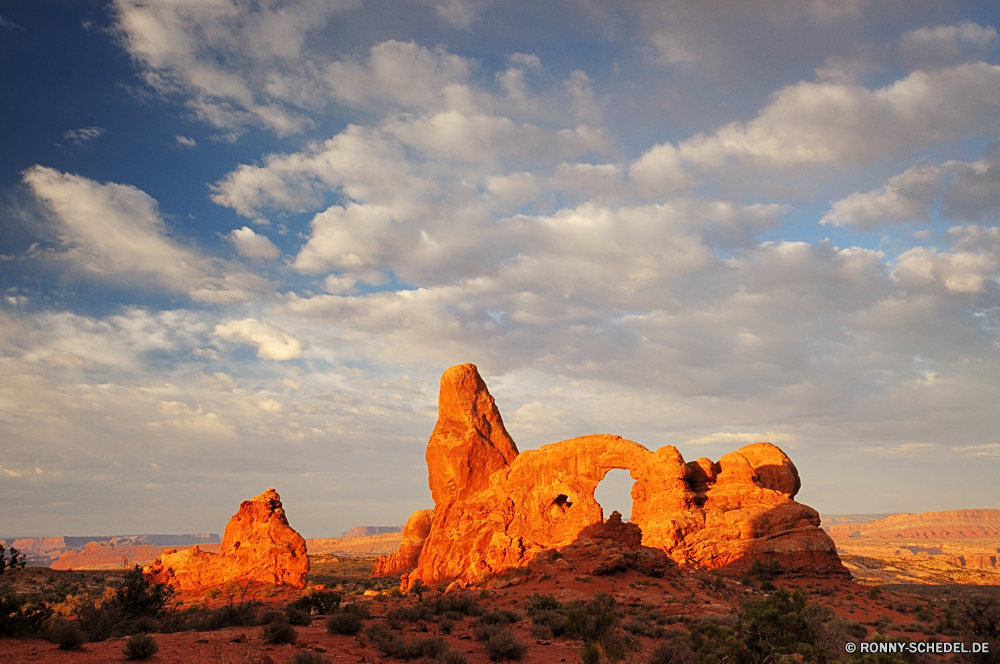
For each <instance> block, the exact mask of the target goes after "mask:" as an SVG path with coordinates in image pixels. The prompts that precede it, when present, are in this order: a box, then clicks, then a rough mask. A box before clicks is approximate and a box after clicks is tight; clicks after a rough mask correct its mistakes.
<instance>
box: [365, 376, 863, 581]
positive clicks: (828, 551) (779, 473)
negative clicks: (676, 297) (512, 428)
mask: <svg viewBox="0 0 1000 664" xmlns="http://www.w3.org/2000/svg"><path fill="white" fill-rule="evenodd" d="M427 468H428V483H429V485H430V489H431V495H432V497H433V499H434V510H433V513H432V515H429V514H428V512H429V511H421V512H418V513H416V514H414V516H413V517H411V519H410V522H408V523H407V526H406V529H405V530H404V545H403V546H407V547H408V548H407V549H406V551H405V553H404V548H403V546H401V548H400V551H399V552H398V553H397V554H396V555H395V556H384V557H383V558H381V559H380V561H379V564H378V567H377V568H376V574H382V575H388V574H396V573H401V574H402V576H401V578H402V581H403V585H404V586H407V585H410V584H412V583H413V582H414V581H415V580H417V579H419V580H421V581H422V582H424V583H426V584H428V585H434V586H437V585H440V584H441V583H442V582H455V583H457V585H459V586H463V585H471V584H483V583H486V582H487V581H488V580H490V579H493V578H495V577H497V576H498V575H502V574H504V573H505V572H509V571H511V570H515V569H518V568H531V569H539V570H552V571H559V570H573V571H575V572H577V573H588V574H600V573H605V572H608V571H613V570H615V569H626V568H635V569H641V570H643V571H646V572H649V573H654V574H659V575H662V574H669V573H671V571H672V570H673V569H674V568H676V566H677V565H678V564H684V565H696V566H700V567H704V568H708V569H712V570H716V571H718V572H719V573H722V574H740V573H742V572H743V571H745V570H747V569H748V568H749V567H750V566H751V564H752V561H753V560H757V559H760V560H763V561H765V562H767V561H769V560H772V559H777V560H779V561H781V563H782V564H783V565H784V567H785V568H786V569H791V570H801V571H808V572H811V573H819V574H835V575H846V574H847V570H846V569H845V568H844V567H843V566H842V565H841V562H840V559H839V558H838V556H837V553H836V549H835V547H834V544H833V541H832V540H831V539H830V537H829V536H828V535H827V534H826V532H824V531H823V530H822V529H821V528H820V527H819V524H820V518H819V515H818V514H817V513H816V511H815V510H813V509H812V508H809V507H806V506H805V505H801V504H799V503H797V502H795V501H794V500H793V498H794V496H795V494H796V493H797V492H798V490H799V487H800V485H801V482H800V480H799V476H798V471H797V470H796V468H795V465H794V464H793V463H792V462H791V460H790V459H789V458H788V457H787V456H786V455H785V454H784V452H782V451H781V450H780V449H778V448H777V447H775V446H774V445H771V444H770V443H756V444H754V445H747V446H746V447H743V448H742V449H740V450H738V451H737V452H731V453H729V454H727V455H725V456H723V457H722V458H721V459H720V460H719V461H718V462H713V461H711V460H709V459H698V460H697V461H692V462H689V463H685V461H684V459H683V458H682V456H681V454H680V452H678V451H677V449H676V448H674V447H671V446H664V447H661V448H660V449H658V450H656V452H651V451H650V450H648V449H646V448H645V447H643V446H642V445H640V444H638V443H634V442H632V441H629V440H625V439H623V438H621V437H619V436H611V435H593V436H584V437H582V438H575V439H572V440H566V441H562V442H560V443H555V444H552V445H546V446H543V447H542V448H540V449H538V450H530V451H526V452H523V453H519V452H518V449H517V445H516V444H515V443H514V441H513V439H511V437H510V435H509V434H508V433H507V430H506V429H505V428H504V424H503V420H502V418H501V416H500V412H499V411H498V410H497V407H496V404H495V402H494V400H493V397H492V396H491V395H490V393H489V390H488V389H487V387H486V384H485V383H484V382H483V380H482V378H481V377H480V375H479V372H478V370H477V369H476V367H475V366H474V365H471V364H463V365H459V366H455V367H452V368H450V369H448V370H447V371H445V372H444V375H443V376H442V377H441V392H440V395H439V400H438V421H437V425H436V426H435V428H434V432H433V433H432V434H431V437H430V440H429V441H428V443H427ZM614 468H620V469H625V470H628V471H629V472H630V474H631V476H632V478H633V479H634V480H635V483H634V485H633V487H632V499H633V504H632V515H631V521H632V523H624V522H622V520H621V515H618V514H617V513H615V514H612V515H611V517H610V518H608V519H607V520H605V519H604V514H603V510H602V508H601V506H600V505H599V504H598V503H597V501H596V500H595V499H594V490H595V488H596V487H597V484H598V483H599V482H600V481H601V480H602V479H603V478H604V476H605V474H606V473H607V472H608V471H609V470H611V469H614ZM428 521H429V523H428ZM411 524H412V527H411ZM406 542H409V544H408V545H407V544H406Z"/></svg>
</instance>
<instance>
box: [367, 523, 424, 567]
mask: <svg viewBox="0 0 1000 664" xmlns="http://www.w3.org/2000/svg"><path fill="white" fill-rule="evenodd" d="M433 519H434V510H418V511H416V512H414V513H413V514H411V515H410V518H409V519H407V521H406V525H405V526H403V541H402V542H401V543H400V545H399V550H398V551H396V552H395V553H393V554H391V555H388V556H379V558H378V562H377V563H375V571H374V575H375V576H397V575H400V574H404V573H406V572H410V571H412V570H413V569H414V568H415V567H416V566H417V561H418V560H419V559H420V552H421V551H423V548H424V541H425V540H426V539H427V535H428V534H430V532H431V522H432V521H433Z"/></svg>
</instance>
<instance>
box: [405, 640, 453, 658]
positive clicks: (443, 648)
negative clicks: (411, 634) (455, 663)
mask: <svg viewBox="0 0 1000 664" xmlns="http://www.w3.org/2000/svg"><path fill="white" fill-rule="evenodd" d="M446 652H448V642H447V641H445V640H444V639H443V638H441V637H440V636H421V637H416V638H414V639H413V640H412V641H410V642H409V643H408V644H407V645H406V648H405V652H404V653H403V655H404V658H405V659H417V658H421V657H423V658H427V659H437V658H438V657H440V656H441V655H443V654H444V653H446Z"/></svg>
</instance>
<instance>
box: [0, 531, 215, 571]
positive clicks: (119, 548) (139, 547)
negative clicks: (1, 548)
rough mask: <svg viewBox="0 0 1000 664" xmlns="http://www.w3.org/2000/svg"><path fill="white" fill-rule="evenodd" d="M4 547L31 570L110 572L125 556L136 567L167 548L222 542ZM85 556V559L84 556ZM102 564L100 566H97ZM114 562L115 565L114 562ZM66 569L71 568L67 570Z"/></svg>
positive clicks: (50, 540)
mask: <svg viewBox="0 0 1000 664" xmlns="http://www.w3.org/2000/svg"><path fill="white" fill-rule="evenodd" d="M0 542H3V544H4V545H5V546H8V547H9V546H13V547H15V548H16V549H18V551H20V552H21V553H23V554H24V556H25V560H26V561H27V563H28V564H29V565H31V566H32V567H49V566H55V565H56V562H57V561H58V560H60V559H61V558H62V559H63V563H62V565H60V566H57V567H55V568H56V569H107V568H111V567H116V566H120V565H121V561H122V560H123V556H127V557H128V560H130V561H132V562H135V563H142V562H144V561H145V560H146V559H147V558H148V557H149V556H152V559H155V558H157V557H159V553H154V550H155V551H163V550H165V549H167V548H188V547H191V546H194V545H196V544H197V545H200V546H203V547H204V548H209V547H211V546H212V545H213V544H218V543H220V542H222V539H221V538H220V537H219V535H218V534H216V533H199V534H187V535H152V534H144V535H95V536H83V537H70V536H67V537H19V538H14V537H10V538H5V539H0ZM85 552H86V555H83V554H84V553H85ZM98 560H99V562H98ZM112 560H113V561H114V562H112ZM67 565H69V566H68V567H67ZM95 565H96V567H95Z"/></svg>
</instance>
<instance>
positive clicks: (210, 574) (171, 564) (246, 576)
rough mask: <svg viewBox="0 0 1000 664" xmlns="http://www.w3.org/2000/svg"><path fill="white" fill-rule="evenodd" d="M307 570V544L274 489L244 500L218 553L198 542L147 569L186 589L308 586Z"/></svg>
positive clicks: (227, 527)
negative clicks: (231, 584)
mask: <svg viewBox="0 0 1000 664" xmlns="http://www.w3.org/2000/svg"><path fill="white" fill-rule="evenodd" d="M308 571H309V558H308V557H307V556H306V542H305V540H304V539H302V537H301V536H300V535H299V534H298V533H297V532H295V531H294V530H293V529H292V527H291V526H289V525H288V519H287V518H286V517H285V510H284V509H283V508H282V507H281V497H280V496H279V495H278V492H277V491H275V490H274V489H268V490H267V491H265V492H264V493H262V494H261V495H259V496H257V497H255V498H253V499H252V500H244V501H243V502H242V503H241V504H240V509H239V511H238V512H237V513H236V514H235V515H234V516H233V518H232V519H230V520H229V523H228V524H227V525H226V534H225V535H224V536H223V538H222V546H221V548H220V550H219V553H209V552H207V551H202V550H201V549H200V548H199V547H197V546H194V547H192V548H190V549H186V550H184V551H175V550H170V551H166V552H164V553H163V554H162V555H161V556H160V559H159V560H158V561H157V562H156V563H154V564H153V565H151V566H149V567H145V568H143V572H144V573H146V575H147V576H149V577H151V578H153V579H155V580H157V581H160V582H163V583H170V584H174V585H177V586H179V587H180V589H181V590H183V591H198V590H204V589H209V588H216V587H219V586H221V585H223V584H226V583H228V582H229V581H236V582H237V583H269V584H274V585H288V586H294V587H296V588H304V587H305V585H306V573H307V572H308Z"/></svg>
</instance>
